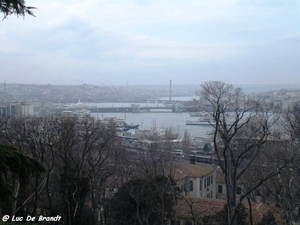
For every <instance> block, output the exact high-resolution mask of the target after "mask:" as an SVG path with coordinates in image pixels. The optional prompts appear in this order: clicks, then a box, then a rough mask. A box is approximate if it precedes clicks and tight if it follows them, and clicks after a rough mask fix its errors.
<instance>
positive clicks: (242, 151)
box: [198, 81, 281, 224]
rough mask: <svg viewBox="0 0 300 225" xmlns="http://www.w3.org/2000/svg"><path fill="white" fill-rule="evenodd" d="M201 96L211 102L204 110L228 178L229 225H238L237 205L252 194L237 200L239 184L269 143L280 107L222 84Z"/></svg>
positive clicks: (205, 87)
mask: <svg viewBox="0 0 300 225" xmlns="http://www.w3.org/2000/svg"><path fill="white" fill-rule="evenodd" d="M198 94H200V98H201V99H202V101H205V102H206V103H208V104H206V106H208V107H206V108H205V110H206V111H207V112H209V113H210V115H211V117H212V118H213V122H212V123H211V125H212V126H213V143H214V151H215V154H216V156H217V159H218V162H219V166H220V168H221V169H222V171H223V173H224V177H225V184H226V191H227V193H226V194H227V207H228V224H236V223H237V220H236V214H237V205H238V204H239V203H240V202H241V201H242V200H243V198H244V197H246V196H247V195H248V194H249V193H250V192H251V191H252V190H248V192H247V193H245V195H242V197H241V198H240V199H237V197H236V192H237V182H238V180H239V179H240V178H241V177H242V176H243V174H244V173H245V172H246V171H247V170H248V169H249V167H250V166H251V165H252V164H253V162H254V160H255V159H256V157H257V155H258V154H259V152H260V151H261V149H262V146H263V145H264V144H265V142H266V141H267V139H268V137H269V134H270V129H271V127H272V126H273V125H274V124H275V123H276V122H277V121H278V119H279V117H278V116H279V114H280V112H281V111H280V110H281V107H280V106H279V105H276V104H273V103H268V102H264V101H263V99H255V100H253V99H250V98H248V97H247V96H245V95H244V94H243V93H242V91H241V89H239V88H236V89H234V88H233V86H232V85H229V84H226V83H223V82H219V81H209V82H205V83H203V84H201V90H200V91H199V92H198ZM253 188H256V187H253Z"/></svg>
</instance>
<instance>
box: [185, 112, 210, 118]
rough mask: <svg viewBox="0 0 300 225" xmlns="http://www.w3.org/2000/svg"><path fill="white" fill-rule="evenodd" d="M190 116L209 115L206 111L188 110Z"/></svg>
mask: <svg viewBox="0 0 300 225" xmlns="http://www.w3.org/2000/svg"><path fill="white" fill-rule="evenodd" d="M189 114H190V117H204V116H209V113H208V112H203V111H202V112H190V113H189Z"/></svg>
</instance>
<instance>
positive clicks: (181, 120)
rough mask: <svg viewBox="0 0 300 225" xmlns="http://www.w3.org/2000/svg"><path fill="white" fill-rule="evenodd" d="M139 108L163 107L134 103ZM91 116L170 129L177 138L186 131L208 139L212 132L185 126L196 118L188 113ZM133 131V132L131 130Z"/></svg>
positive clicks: (203, 128)
mask: <svg viewBox="0 0 300 225" xmlns="http://www.w3.org/2000/svg"><path fill="white" fill-rule="evenodd" d="M183 98H184V99H185V100H191V99H192V98H193V97H183ZM132 104H134V103H116V102H107V103H80V104H78V103H75V104H71V105H72V106H77V107H78V108H80V107H83V106H84V107H131V106H132ZM136 104H139V105H140V106H141V107H143V106H149V107H150V106H151V107H153V106H163V104H162V103H153V102H152V103H151V102H149V103H136ZM92 116H94V117H97V118H99V119H103V118H106V117H116V118H119V119H125V121H126V123H128V124H139V125H140V127H139V129H151V128H157V129H159V128H162V127H163V128H172V129H173V130H174V132H178V133H179V137H183V135H184V132H185V130H187V131H188V132H189V133H190V135H191V137H208V136H209V133H211V131H212V127H211V126H209V125H204V126H191V125H186V121H187V120H197V119H198V118H197V117H190V115H189V113H187V112H182V113H174V112H170V110H168V111H165V112H164V111H158V112H150V113H147V112H141V113H92ZM132 131H134V130H132Z"/></svg>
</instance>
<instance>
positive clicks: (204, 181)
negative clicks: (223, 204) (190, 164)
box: [204, 178, 206, 188]
mask: <svg viewBox="0 0 300 225" xmlns="http://www.w3.org/2000/svg"><path fill="white" fill-rule="evenodd" d="M204 188H206V178H204Z"/></svg>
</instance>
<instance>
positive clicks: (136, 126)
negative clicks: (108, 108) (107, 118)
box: [123, 122, 140, 129]
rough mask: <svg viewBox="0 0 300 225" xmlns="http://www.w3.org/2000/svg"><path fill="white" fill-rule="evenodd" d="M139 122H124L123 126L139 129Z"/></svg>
mask: <svg viewBox="0 0 300 225" xmlns="http://www.w3.org/2000/svg"><path fill="white" fill-rule="evenodd" d="M139 126H140V125H139V124H127V123H125V122H124V123H123V127H124V128H128V129H139Z"/></svg>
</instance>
